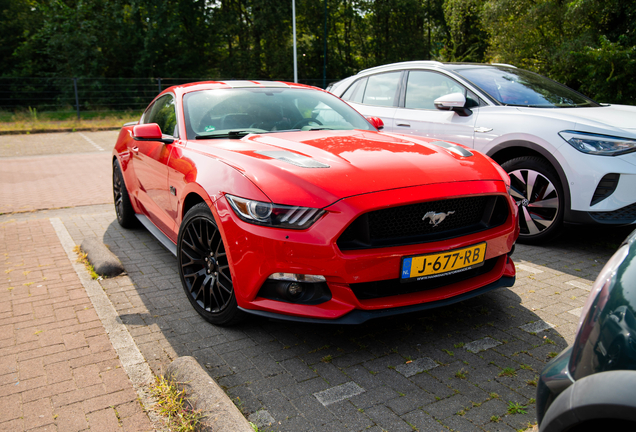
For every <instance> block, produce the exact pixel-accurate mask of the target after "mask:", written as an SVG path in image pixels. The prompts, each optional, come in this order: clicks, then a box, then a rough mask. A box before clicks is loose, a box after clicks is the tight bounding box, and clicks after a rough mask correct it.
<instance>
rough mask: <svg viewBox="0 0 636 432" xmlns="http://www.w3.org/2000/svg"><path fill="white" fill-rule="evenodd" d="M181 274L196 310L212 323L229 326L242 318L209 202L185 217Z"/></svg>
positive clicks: (179, 244)
mask: <svg viewBox="0 0 636 432" xmlns="http://www.w3.org/2000/svg"><path fill="white" fill-rule="evenodd" d="M177 259H178V262H179V275H180V276H181V283H182V285H183V289H184V290H185V293H186V295H187V296H188V300H190V303H191V304H192V306H193V307H194V309H195V310H196V311H197V312H198V313H199V314H200V315H201V316H202V317H203V318H205V319H206V320H207V321H209V322H210V323H212V324H216V325H221V326H229V325H232V324H235V323H237V322H238V321H240V320H241V319H242V318H243V315H244V314H243V312H241V311H240V310H239V309H238V306H237V303H236V297H235V295H234V285H233V283H232V274H231V271H230V264H229V261H228V256H227V252H226V250H225V245H224V243H223V239H222V238H221V233H220V231H219V229H218V227H217V224H216V223H215V221H214V217H213V216H212V213H211V212H210V209H209V208H208V205H207V204H206V203H199V204H197V205H195V206H194V207H192V208H191V209H190V210H189V211H188V213H187V214H186V216H185V217H184V218H183V222H182V223H181V228H180V230H179V239H178V242H177Z"/></svg>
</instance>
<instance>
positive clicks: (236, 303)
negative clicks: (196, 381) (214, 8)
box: [113, 81, 519, 325]
mask: <svg viewBox="0 0 636 432" xmlns="http://www.w3.org/2000/svg"><path fill="white" fill-rule="evenodd" d="M381 127H382V125H381V121H380V120H379V119H376V118H371V119H369V120H367V119H365V118H364V117H362V116H361V115H360V114H359V113H358V112H357V111H355V110H354V109H353V108H351V107H350V106H349V105H347V104H346V103H345V102H343V101H342V100H340V99H339V98H337V97H335V96H333V95H331V94H330V93H327V92H325V91H322V90H320V89H316V88H313V87H307V86H303V85H297V84H289V83H281V82H254V81H233V82H203V83H193V84H188V85H183V86H175V87H170V88H169V89H167V90H165V91H163V92H162V93H161V94H160V95H159V96H157V98H156V99H155V100H154V101H153V102H152V103H151V104H150V106H149V107H148V108H147V109H146V111H145V112H144V114H143V116H142V117H141V119H140V120H139V122H138V123H135V124H130V125H126V126H124V128H123V129H122V130H121V132H120V134H119V138H118V140H117V144H116V145H115V149H114V152H113V190H114V196H115V208H116V210H117V220H118V221H119V223H120V224H121V225H122V226H124V227H132V226H134V225H135V224H137V223H138V222H139V221H140V222H141V223H143V225H145V226H146V227H147V228H148V229H149V230H150V231H151V232H152V233H153V234H154V235H155V236H156V237H157V238H159V240H160V241H162V243H163V244H164V245H165V246H166V247H167V248H168V249H170V250H171V251H172V252H173V253H174V254H175V255H176V256H177V261H178V269H179V274H180V275H181V281H182V283H183V288H184V290H185V292H186V294H187V296H188V299H189V300H190V302H191V303H192V305H193V306H194V308H195V309H196V311H197V312H198V313H199V314H201V315H202V316H203V317H204V318H205V319H207V320H208V321H209V322H211V323H213V324H217V325H231V324H233V323H236V322H238V321H239V320H240V318H241V317H242V316H244V315H245V313H246V312H247V313H251V314H256V315H261V316H264V317H271V318H278V319H288V320H296V321H305V322H321V323H361V322H363V321H366V320H368V319H370V318H375V317H382V316H388V315H394V314H399V313H406V312H414V311H419V310H423V309H428V308H432V307H438V306H442V305H447V304H451V303H454V302H457V301H461V300H465V299H468V298H471V297H473V296H476V295H479V294H482V293H484V292H487V291H489V290H492V289H495V288H498V287H509V286H512V285H513V283H514V281H515V267H514V264H513V262H512V260H511V259H510V255H511V253H512V250H513V247H514V243H515V240H516V239H517V236H518V234H519V225H518V216H517V206H516V205H515V202H514V200H513V199H512V198H511V197H510V195H509V187H510V183H509V178H508V175H507V174H506V173H505V172H504V171H503V170H502V169H501V168H500V167H499V166H498V165H497V164H496V163H495V162H493V161H492V160H491V159H489V158H488V157H486V156H484V155H482V154H480V153H477V152H475V151H474V150H469V149H467V148H465V147H463V146H460V145H457V144H453V143H448V142H444V141H437V140H427V139H424V138H420V139H416V138H412V137H405V136H401V135H395V134H388V133H381V132H378V129H380V128H381Z"/></svg>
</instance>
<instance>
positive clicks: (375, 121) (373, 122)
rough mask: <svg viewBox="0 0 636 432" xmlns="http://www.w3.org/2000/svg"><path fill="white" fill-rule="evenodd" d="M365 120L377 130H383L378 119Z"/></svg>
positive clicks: (382, 123) (381, 122) (381, 123)
mask: <svg viewBox="0 0 636 432" xmlns="http://www.w3.org/2000/svg"><path fill="white" fill-rule="evenodd" d="M367 120H369V123H371V124H372V125H373V127H374V128H376V129H377V130H382V129H384V122H383V121H382V119H381V118H380V117H367Z"/></svg>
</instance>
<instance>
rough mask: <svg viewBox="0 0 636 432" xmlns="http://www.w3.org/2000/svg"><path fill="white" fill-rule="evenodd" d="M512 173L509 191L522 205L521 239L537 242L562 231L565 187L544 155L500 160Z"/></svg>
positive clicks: (503, 166) (509, 172)
mask: <svg viewBox="0 0 636 432" xmlns="http://www.w3.org/2000/svg"><path fill="white" fill-rule="evenodd" d="M501 167H502V168H503V169H505V170H506V172H507V173H508V175H509V176H510V189H511V190H510V193H511V195H512V197H513V198H514V200H515V202H516V203H517V205H518V207H519V226H520V233H519V242H521V243H527V244H538V243H542V242H545V241H547V240H549V239H551V238H553V237H554V236H555V235H557V234H558V233H559V231H560V228H561V225H562V223H563V207H564V199H563V187H562V186H561V182H560V180H559V177H558V175H557V173H556V172H555V171H554V169H553V168H552V167H551V166H550V165H549V164H548V163H547V162H546V161H545V160H543V159H542V158H539V157H535V156H523V157H518V158H515V159H511V160H509V161H507V162H504V163H503V164H501Z"/></svg>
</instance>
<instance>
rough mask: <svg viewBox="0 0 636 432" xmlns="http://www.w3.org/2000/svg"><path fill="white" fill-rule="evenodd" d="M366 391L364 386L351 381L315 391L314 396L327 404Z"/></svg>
mask: <svg viewBox="0 0 636 432" xmlns="http://www.w3.org/2000/svg"><path fill="white" fill-rule="evenodd" d="M364 392H365V390H364V389H363V388H362V387H360V386H359V385H358V384H356V383H354V382H352V381H350V382H348V383H345V384H341V385H339V386H336V387H331V388H329V389H327V390H323V391H321V392H317V393H314V396H315V398H316V399H318V401H319V402H320V403H321V404H323V405H325V406H327V405H330V404H332V403H335V402H339V401H342V400H345V399H349V398H351V397H353V396H356V395H359V394H361V393H364Z"/></svg>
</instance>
